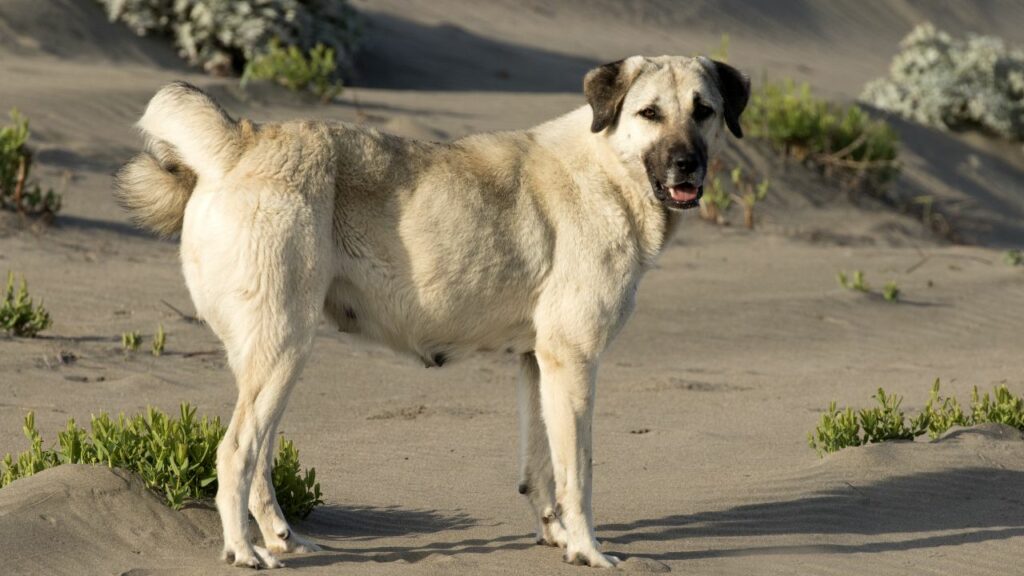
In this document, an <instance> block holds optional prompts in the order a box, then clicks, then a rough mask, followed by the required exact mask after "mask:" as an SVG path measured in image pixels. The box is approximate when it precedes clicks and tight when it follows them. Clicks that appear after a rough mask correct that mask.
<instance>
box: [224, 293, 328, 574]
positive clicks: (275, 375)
mask: <svg viewBox="0 0 1024 576" xmlns="http://www.w3.org/2000/svg"><path fill="white" fill-rule="evenodd" d="M280 304H281V303H280V302H275V303H266V304H264V305H262V306H260V307H261V308H263V309H264V310H273V306H275V305H280ZM283 311H284V310H282V309H277V310H275V311H273V312H264V313H262V314H260V313H258V312H255V310H254V309H252V308H250V310H249V311H248V312H249V313H250V314H255V315H256V318H255V320H256V321H255V322H251V323H247V324H250V326H249V331H248V332H247V333H246V336H245V337H244V340H245V347H244V349H243V350H242V351H241V352H240V353H238V354H232V350H230V347H229V361H230V363H231V365H232V368H233V369H234V371H235V373H236V377H237V379H238V388H239V394H238V402H237V404H236V405H235V413H234V415H233V416H232V418H231V424H230V425H229V426H228V429H227V432H226V433H225V435H224V439H223V440H221V443H220V446H219V448H218V449H217V478H218V484H219V486H218V489H217V499H216V501H217V510H218V511H219V512H220V516H221V522H222V523H223V525H224V553H223V557H224V559H225V560H227V561H230V562H232V563H234V564H235V565H236V566H250V567H253V568H261V567H265V568H277V567H279V566H281V565H282V564H281V563H280V562H279V561H278V560H277V559H276V558H275V557H274V556H273V555H272V554H271V552H270V550H267V549H266V548H261V547H257V546H253V545H252V544H251V543H250V542H249V539H248V524H249V515H248V508H249V502H248V500H249V494H250V490H251V488H252V485H253V480H254V476H255V474H256V471H257V469H258V468H261V466H262V464H261V463H260V462H261V460H265V459H263V458H261V454H260V452H261V450H260V448H261V446H262V447H263V450H266V451H267V452H268V453H270V454H271V457H273V456H272V454H273V453H272V452H271V448H270V446H271V445H272V444H273V432H274V430H275V429H276V428H277V423H278V421H279V420H280V418H281V415H282V414H283V412H284V408H285V404H286V403H287V400H288V394H289V392H290V391H291V388H292V386H293V385H294V383H295V381H296V380H297V379H298V375H299V371H300V370H301V368H302V364H303V363H304V361H305V359H306V356H308V354H309V350H310V348H311V345H312V340H313V334H314V329H315V326H316V325H315V323H313V322H309V321H308V320H305V321H304V320H303V319H298V318H294V319H293V318H289V317H287V316H288V314H285V315H286V317H285V318H280V317H279V316H278V314H280V313H281V312H283ZM271 317H274V318H271ZM282 326H285V327H287V328H286V329H285V330H282V329H281V327H282ZM265 478H266V475H265V473H264V475H263V476H262V477H257V478H255V481H256V483H257V484H263V483H264V482H265V481H266V480H265ZM266 489H267V488H266V486H263V487H262V488H257V489H256V490H257V494H259V493H260V492H261V491H262V490H266ZM270 490H272V488H270ZM260 504H262V503H260V502H257V506H255V508H257V510H260V511H262V510H263V509H264V508H263V506H261V505H260ZM257 520H258V521H262V522H263V523H264V524H265V525H261V527H260V528H261V531H263V532H264V534H266V533H267V532H268V531H273V530H275V528H276V527H275V526H274V524H273V522H268V521H267V520H268V519H267V517H266V516H265V515H258V516H257ZM282 520H283V518H282ZM284 526H285V528H284V529H285V530H288V528H287V523H285V524H284ZM275 543H276V540H274V539H270V540H269V541H268V542H267V544H271V545H273V544H275Z"/></svg>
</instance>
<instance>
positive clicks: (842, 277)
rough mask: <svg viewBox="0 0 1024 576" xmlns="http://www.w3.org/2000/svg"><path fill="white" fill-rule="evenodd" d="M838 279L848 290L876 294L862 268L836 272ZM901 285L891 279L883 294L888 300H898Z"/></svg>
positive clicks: (883, 297)
mask: <svg viewBox="0 0 1024 576" xmlns="http://www.w3.org/2000/svg"><path fill="white" fill-rule="evenodd" d="M836 279H837V280H838V281H839V285H840V286H842V287H843V288H846V289H847V290H851V291H853V292H862V293H864V294H874V292H872V291H871V286H869V285H868V282H867V280H866V279H865V278H864V272H863V271H862V270H854V271H853V273H852V274H847V273H846V272H844V271H842V270H840V271H839V272H837V273H836ZM900 294H902V292H900V287H899V284H897V283H896V281H895V280H890V281H888V282H886V283H885V286H884V287H883V288H882V292H881V296H882V299H883V300H885V301H886V302H898V301H899V299H900Z"/></svg>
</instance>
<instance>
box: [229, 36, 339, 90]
mask: <svg viewBox="0 0 1024 576" xmlns="http://www.w3.org/2000/svg"><path fill="white" fill-rule="evenodd" d="M337 67H338V66H337V64H336V63H335V61H334V49H333V48H328V47H326V46H324V45H323V44H317V45H316V46H314V47H313V48H312V49H311V50H310V51H309V54H308V55H306V54H303V53H302V51H301V50H299V48H298V47H296V46H288V47H283V46H281V43H280V42H278V41H277V39H274V40H271V42H270V45H269V46H268V48H267V51H266V53H263V54H260V55H258V56H256V57H255V58H253V59H252V60H250V61H249V63H248V64H246V66H245V73H244V74H243V75H242V85H243V86H245V84H246V83H247V82H248V81H249V80H272V81H274V82H276V83H277V84H280V85H281V86H284V87H285V88H288V89H289V90H292V91H295V92H298V91H302V90H310V91H311V92H313V93H314V94H316V95H317V97H319V98H320V100H321V101H323V102H328V101H330V100H332V99H333V98H334V97H335V96H337V95H338V94H341V89H342V85H341V82H340V81H338V80H335V78H336V76H335V70H336V69H337Z"/></svg>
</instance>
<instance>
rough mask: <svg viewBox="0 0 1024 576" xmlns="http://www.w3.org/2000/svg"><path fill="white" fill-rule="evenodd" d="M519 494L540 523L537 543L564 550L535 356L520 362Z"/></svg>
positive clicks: (563, 537)
mask: <svg viewBox="0 0 1024 576" xmlns="http://www.w3.org/2000/svg"><path fill="white" fill-rule="evenodd" d="M517 393H518V397H519V493H520V494H522V495H524V496H526V498H527V500H529V502H530V507H531V508H532V509H533V512H534V515H535V516H536V520H537V543H538V544H547V545H549V546H560V547H562V548H565V544H566V539H565V528H564V527H563V526H562V521H561V519H559V518H558V515H557V514H555V505H556V502H555V477H554V474H553V473H552V470H551V446H550V445H549V444H548V433H547V431H545V430H544V421H543V419H542V418H541V409H540V368H539V367H538V366H537V358H536V357H535V356H534V355H533V353H532V352H531V353H529V354H523V355H522V356H520V359H519V380H518V383H517Z"/></svg>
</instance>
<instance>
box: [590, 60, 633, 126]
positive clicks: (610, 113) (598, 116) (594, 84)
mask: <svg viewBox="0 0 1024 576" xmlns="http://www.w3.org/2000/svg"><path fill="white" fill-rule="evenodd" d="M626 62H627V61H626V60H619V61H618V62H611V63H609V64H605V65H604V66H598V67H597V68H594V69H593V70H591V71H590V72H587V75H586V76H585V77H584V78H583V95H584V96H585V97H586V98H587V104H590V108H591V109H592V110H593V111H594V120H593V122H591V123H590V131H591V132H600V131H601V130H604V129H605V128H607V127H609V126H611V125H612V124H614V123H615V119H616V118H617V117H618V115H619V110H621V109H622V101H623V99H625V97H626V92H628V91H629V86H630V85H631V84H632V83H633V78H635V76H636V75H635V74H630V73H629V72H628V70H627V68H630V69H631V68H634V67H632V66H627V65H626Z"/></svg>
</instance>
